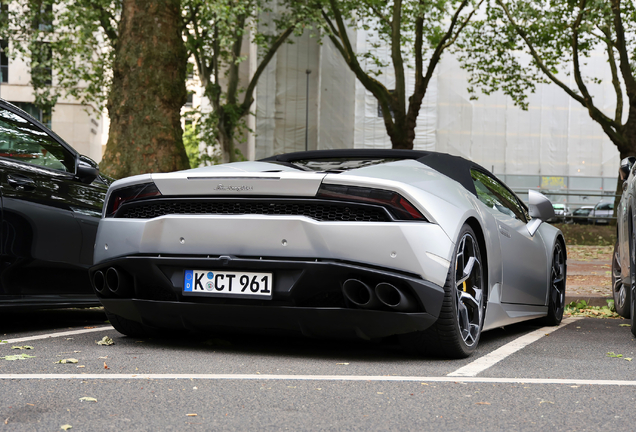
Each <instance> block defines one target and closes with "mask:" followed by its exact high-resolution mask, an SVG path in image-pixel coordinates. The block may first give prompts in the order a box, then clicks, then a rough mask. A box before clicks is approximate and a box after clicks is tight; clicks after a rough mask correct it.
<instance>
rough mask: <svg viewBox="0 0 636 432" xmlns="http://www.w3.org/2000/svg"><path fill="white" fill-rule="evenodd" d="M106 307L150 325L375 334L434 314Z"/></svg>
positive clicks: (414, 325) (411, 327)
mask: <svg viewBox="0 0 636 432" xmlns="http://www.w3.org/2000/svg"><path fill="white" fill-rule="evenodd" d="M101 301H102V304H103V305H104V308H105V309H106V310H107V311H108V312H110V313H113V314H116V315H119V316H121V317H123V318H126V319H128V320H132V321H136V322H140V323H143V324H145V325H147V326H150V327H156V328H170V329H187V330H195V331H209V330H213V329H216V330H223V329H233V330H247V331H250V332H254V333H260V332H263V333H266V332H270V331H272V330H278V331H281V330H282V331H289V332H293V333H300V334H303V335H305V336H309V337H329V338H362V339H367V340H370V339H379V338H383V337H387V336H392V335H397V334H404V333H411V332H415V331H422V330H425V329H427V328H428V327H429V326H431V325H432V324H433V323H434V322H435V320H436V317H434V316H432V315H430V314H428V313H423V312H422V313H397V312H385V311H375V310H359V309H345V308H303V307H285V306H267V307H265V306H238V305H215V304H201V303H187V302H167V301H152V300H137V299H107V298H104V299H101Z"/></svg>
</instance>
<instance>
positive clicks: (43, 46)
mask: <svg viewBox="0 0 636 432" xmlns="http://www.w3.org/2000/svg"><path fill="white" fill-rule="evenodd" d="M120 13H121V0H27V1H23V2H20V3H19V4H16V5H15V7H12V8H10V9H9V10H8V13H7V14H6V16H5V17H4V18H5V19H4V20H2V21H0V39H4V40H8V41H10V46H9V50H8V53H7V54H8V55H9V57H10V58H12V59H15V58H20V59H23V60H24V61H25V62H26V63H27V64H29V65H30V67H31V85H32V86H33V88H34V93H35V104H36V105H37V106H38V107H39V108H42V109H48V108H51V107H52V106H54V105H55V103H56V102H57V100H58V99H59V98H60V97H63V96H67V95H70V96H73V97H75V98H77V99H78V100H79V101H80V102H81V103H84V104H86V105H89V106H92V107H93V108H95V109H96V111H98V112H99V111H101V109H102V108H103V107H104V106H105V103H106V99H107V97H108V93H109V90H110V82H111V70H112V61H113V49H112V48H113V45H114V44H115V43H116V40H117V26H118V22H117V20H118V17H119V14H120ZM3 23H4V24H5V25H3ZM51 76H52V77H53V82H52V83H51ZM51 84H53V85H51Z"/></svg>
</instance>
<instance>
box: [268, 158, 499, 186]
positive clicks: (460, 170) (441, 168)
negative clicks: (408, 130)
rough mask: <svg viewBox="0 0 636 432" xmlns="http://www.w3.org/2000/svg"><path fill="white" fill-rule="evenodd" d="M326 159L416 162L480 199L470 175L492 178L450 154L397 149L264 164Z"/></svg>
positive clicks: (277, 160)
mask: <svg viewBox="0 0 636 432" xmlns="http://www.w3.org/2000/svg"><path fill="white" fill-rule="evenodd" d="M325 159H389V160H403V159H412V160H415V161H417V162H420V163H422V164H424V165H427V166H429V167H431V168H433V169H434V170H435V171H437V172H439V173H441V174H444V175H445V176H447V177H450V178H451V179H453V180H455V181H457V182H458V183H459V184H461V185H462V186H464V188H466V190H468V191H469V192H471V193H472V194H473V195H475V196H476V195H477V190H476V189H475V184H474V183H473V179H472V177H471V175H470V170H471V169H477V170H479V171H483V172H485V173H488V174H489V175H492V174H491V173H490V171H488V170H487V169H485V168H484V167H482V166H480V165H478V164H476V163H474V162H471V161H469V160H467V159H464V158H463V157H460V156H453V155H450V154H448V153H438V152H432V151H420V150H394V149H379V150H376V149H340V150H313V151H303V152H295V153H285V154H281V155H275V156H271V157H268V158H265V159H261V161H262V162H278V163H284V164H285V165H291V166H294V167H295V168H298V166H296V165H294V162H297V161H307V160H311V161H317V160H325Z"/></svg>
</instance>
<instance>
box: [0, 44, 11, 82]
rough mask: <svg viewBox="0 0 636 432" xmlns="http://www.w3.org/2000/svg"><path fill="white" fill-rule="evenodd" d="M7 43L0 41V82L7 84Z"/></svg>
mask: <svg viewBox="0 0 636 432" xmlns="http://www.w3.org/2000/svg"><path fill="white" fill-rule="evenodd" d="M8 47H9V43H8V42H7V41H0V82H3V83H8V82H9V57H7V52H6V50H7V48H8Z"/></svg>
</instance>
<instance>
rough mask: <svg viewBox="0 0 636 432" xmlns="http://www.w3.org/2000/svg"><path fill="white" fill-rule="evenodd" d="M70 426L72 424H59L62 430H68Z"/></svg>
mask: <svg viewBox="0 0 636 432" xmlns="http://www.w3.org/2000/svg"><path fill="white" fill-rule="evenodd" d="M72 427H73V426H71V425H69V424H65V425H62V426H60V429H62V430H69V429H70V428H72Z"/></svg>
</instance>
